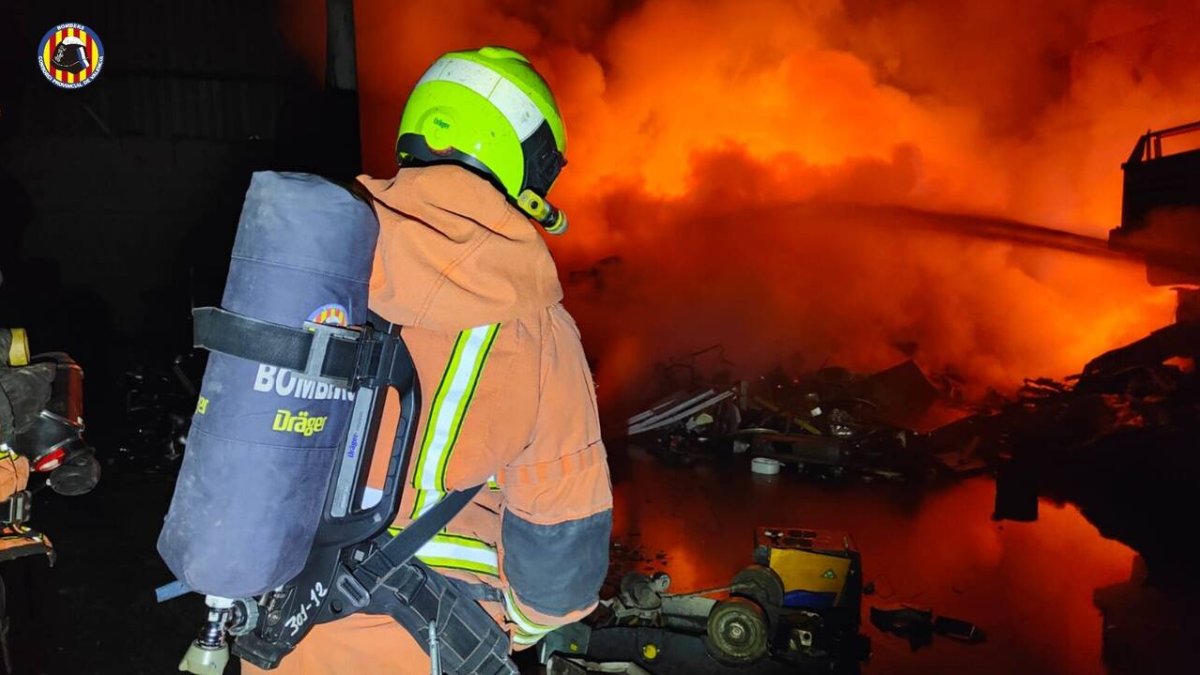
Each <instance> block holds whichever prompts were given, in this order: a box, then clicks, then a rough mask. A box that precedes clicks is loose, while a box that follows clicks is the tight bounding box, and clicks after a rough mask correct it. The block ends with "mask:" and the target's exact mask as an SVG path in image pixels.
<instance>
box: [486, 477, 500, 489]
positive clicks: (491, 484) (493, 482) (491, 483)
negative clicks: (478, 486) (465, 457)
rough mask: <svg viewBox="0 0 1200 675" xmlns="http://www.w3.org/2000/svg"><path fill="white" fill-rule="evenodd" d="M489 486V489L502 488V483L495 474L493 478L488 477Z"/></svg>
mask: <svg viewBox="0 0 1200 675" xmlns="http://www.w3.org/2000/svg"><path fill="white" fill-rule="evenodd" d="M487 486H488V489H489V490H499V489H500V484H499V483H497V482H496V477H495V476H492V477H491V478H488V479H487Z"/></svg>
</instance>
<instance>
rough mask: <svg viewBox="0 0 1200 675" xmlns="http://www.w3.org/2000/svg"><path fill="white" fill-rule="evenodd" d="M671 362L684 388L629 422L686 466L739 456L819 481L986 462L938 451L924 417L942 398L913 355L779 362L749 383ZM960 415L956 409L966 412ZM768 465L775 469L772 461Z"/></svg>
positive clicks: (956, 450)
mask: <svg viewBox="0 0 1200 675" xmlns="http://www.w3.org/2000/svg"><path fill="white" fill-rule="evenodd" d="M714 349H718V348H710V349H708V350H704V351H701V352H697V353H695V354H691V355H688V357H687V358H686V359H684V360H676V361H672V362H669V363H668V364H667V365H665V366H663V368H664V370H665V371H668V372H675V371H680V370H682V371H683V372H685V373H686V374H687V375H688V376H689V378H690V379H686V380H685V381H684V383H685V384H687V385H690V386H685V387H681V388H679V389H678V390H676V391H673V392H672V393H670V394H669V395H667V396H665V397H663V398H662V399H660V400H659V401H658V402H656V403H655V404H654V405H652V406H650V407H649V408H647V409H645V410H644V411H642V412H640V413H638V414H636V415H634V416H632V417H630V418H629V420H628V427H627V432H628V434H629V435H630V436H642V437H644V438H646V439H647V449H648V450H649V451H650V452H651V454H653V455H655V456H657V457H658V458H660V459H661V460H663V461H665V462H669V463H673V464H684V465H686V464H691V463H693V462H696V461H702V460H709V459H725V458H729V457H732V456H734V455H739V454H743V453H744V454H748V455H749V456H750V457H752V458H755V459H759V460H762V461H760V462H759V466H758V468H759V472H760V473H761V472H763V471H764V470H763V468H762V467H764V466H767V465H768V464H769V462H768V461H767V460H771V461H773V462H776V463H778V464H780V465H790V466H792V467H795V468H796V469H798V470H800V471H801V472H803V473H806V474H809V475H812V476H816V477H819V478H824V479H834V478H842V477H843V476H848V475H851V476H857V477H860V478H862V479H864V480H868V481H869V480H919V479H924V478H927V477H930V476H933V475H938V474H941V475H952V476H963V475H969V474H973V473H978V472H980V471H982V470H984V469H985V468H986V463H984V462H983V461H982V460H980V459H979V458H978V457H976V456H975V455H974V454H973V453H971V452H966V451H964V448H963V446H960V445H956V446H953V447H950V448H948V449H947V450H946V452H945V453H944V454H943V453H940V452H935V451H934V448H933V447H932V446H931V445H930V443H929V437H928V434H927V433H924V431H925V430H924V428H923V426H924V420H926V419H927V418H928V417H929V414H930V411H931V409H932V408H934V407H935V405H937V404H938V403H939V402H946V401H948V400H949V399H948V397H946V396H943V395H942V394H941V391H940V390H939V388H938V387H937V386H935V385H934V384H933V382H931V381H930V379H929V378H928V377H926V376H925V374H924V372H923V371H922V370H921V368H920V367H919V366H918V365H917V364H916V363H914V362H913V361H905V362H902V363H900V364H897V365H895V366H893V367H891V368H887V369H885V370H882V371H879V372H877V373H872V374H868V375H863V374H859V373H854V372H852V371H850V370H848V369H846V368H841V367H832V366H827V367H823V368H821V369H819V370H816V371H812V372H808V373H804V374H802V375H791V374H789V373H787V372H786V371H784V370H783V369H782V368H777V369H776V370H774V371H772V372H770V373H768V374H766V375H765V376H763V377H761V378H758V379H757V380H754V381H738V382H730V381H728V379H727V378H725V379H724V380H723V381H721V382H718V381H717V380H718V379H720V378H714V379H713V380H710V381H706V380H704V379H703V378H701V377H699V376H698V375H697V372H698V371H697V369H696V368H695V367H694V364H693V363H692V360H694V359H695V358H696V357H698V356H700V355H703V354H705V353H707V352H711V351H713V350H714ZM962 414H965V413H960V414H959V415H958V416H962ZM771 468H775V465H774V464H771Z"/></svg>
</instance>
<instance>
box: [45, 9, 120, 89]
mask: <svg viewBox="0 0 1200 675" xmlns="http://www.w3.org/2000/svg"><path fill="white" fill-rule="evenodd" d="M102 66H104V45H103V44H101V43H100V38H99V36H97V35H96V32H95V31H93V30H92V29H91V28H88V27H87V26H84V25H82V24H78V23H63V24H59V25H57V26H55V27H54V28H51V29H50V30H49V31H48V32H47V33H46V35H45V36H44V37H42V41H41V43H40V47H39V49H38V67H39V68H41V70H42V75H45V76H46V79H47V80H49V81H50V84H53V85H54V86H56V87H62V88H63V89H78V88H80V87H84V86H87V85H89V84H91V83H92V82H93V81H94V80H95V79H96V77H97V76H99V75H100V68H101V67H102Z"/></svg>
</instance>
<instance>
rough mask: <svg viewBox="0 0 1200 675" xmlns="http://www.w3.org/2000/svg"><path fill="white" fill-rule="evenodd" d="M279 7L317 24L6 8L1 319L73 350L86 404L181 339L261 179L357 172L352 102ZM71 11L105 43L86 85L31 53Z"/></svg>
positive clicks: (271, 14)
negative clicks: (254, 177) (55, 78)
mask: <svg viewBox="0 0 1200 675" xmlns="http://www.w3.org/2000/svg"><path fill="white" fill-rule="evenodd" d="M284 11H286V12H287V13H288V16H287V17H286V19H287V21H286V25H287V26H288V27H289V28H288V29H289V30H295V27H296V25H297V23H306V22H307V23H308V25H309V27H311V26H312V22H318V23H319V24H320V28H319V30H315V31H314V30H307V31H304V32H305V33H306V34H316V35H323V34H324V23H325V16H324V6H323V5H320V4H317V3H313V2H307V3H289V6H288V7H286V8H283V9H281V8H280V7H278V6H276V4H275V3H272V2H244V1H241V0H206V1H205V2H160V1H155V0H123V1H116V0H114V1H111V2H100V1H92V2H54V1H46V0H27V1H24V2H12V1H5V0H0V44H2V45H3V47H0V57H2V58H3V61H2V62H0V272H2V273H3V275H4V282H3V285H0V324H5V325H25V326H26V327H28V328H29V329H30V334H31V339H32V341H33V343H34V347H35V349H38V350H50V349H64V350H66V351H69V352H70V353H72V354H73V355H74V356H75V357H76V358H77V359H78V360H79V361H81V363H83V365H84V368H85V370H86V371H87V373H88V382H89V394H94V395H91V396H89V399H91V401H93V402H96V401H103V400H105V398H106V396H105V392H106V391H108V390H110V389H111V388H112V387H115V386H116V383H117V381H118V380H119V373H120V372H121V370H122V369H123V368H125V367H126V366H127V365H128V364H129V363H131V362H136V361H139V360H153V359H163V358H167V357H169V355H171V354H175V353H178V352H180V351H182V350H183V349H185V348H186V347H187V346H188V344H189V332H190V324H189V323H188V314H189V308H190V305H191V303H192V302H198V303H201V304H203V303H212V302H214V301H215V300H216V299H217V298H219V293H220V289H221V286H222V284H223V281H224V270H225V268H226V266H227V264H228V263H227V257H228V251H229V248H230V246H231V244H232V238H233V233H234V230H235V227H236V224H237V217H238V213H239V211H240V207H241V200H242V196H243V194H244V192H245V189H246V186H247V185H248V183H249V179H250V173H251V172H252V171H254V170H259V169H276V170H280V169H283V170H303V171H312V172H316V173H322V174H325V175H333V176H340V177H346V176H351V175H353V174H355V173H356V172H357V170H358V156H357V155H358V145H359V141H358V137H357V125H356V123H355V122H354V120H355V119H356V117H357V113H356V110H355V108H354V106H355V102H354V98H353V96H347V95H345V93H342V94H337V95H335V94H333V93H330V92H327V91H326V89H325V86H324V77H323V73H313V72H311V70H310V69H308V68H306V67H305V65H304V63H302V62H301V60H300V58H299V56H298V55H296V54H295V53H293V51H292V49H291V48H290V47H289V43H288V41H287V40H285V38H284V36H283V28H282V26H283V25H285V24H284V21H282V19H284V18H285V17H284V16H283V12H284ZM305 12H307V14H308V16H305V15H304V13H305ZM68 21H70V22H77V23H82V24H85V25H87V26H89V27H90V28H92V29H93V30H94V31H95V32H96V33H97V34H98V35H99V37H100V40H101V41H102V43H103V45H104V48H105V60H104V65H103V68H102V70H101V73H100V76H99V78H98V79H97V80H96V81H95V82H93V83H92V84H90V85H88V86H86V87H83V88H81V89H76V90H63V89H59V88H57V87H54V86H52V85H51V84H50V83H49V82H47V81H45V79H44V78H43V76H42V74H41V72H40V71H39V70H38V67H37V63H36V56H37V53H38V41H39V40H40V39H41V37H42V35H43V34H44V33H45V32H46V31H47V30H49V29H50V28H51V27H53V26H54V25H56V24H58V23H62V22H68ZM311 47H312V45H307V46H306V49H307V50H308V51H311ZM311 61H312V59H311V58H310V59H309V62H310V63H311ZM100 390H104V391H100ZM93 410H95V406H93ZM89 418H91V420H90V421H91V422H92V423H93V426H94V427H95V426H96V423H97V422H98V420H97V419H96V415H95V413H94V412H93V413H91V414H89ZM101 422H102V421H101ZM100 426H103V424H102V423H101V424H100Z"/></svg>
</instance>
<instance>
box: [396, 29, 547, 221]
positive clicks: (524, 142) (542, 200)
mask: <svg viewBox="0 0 1200 675" xmlns="http://www.w3.org/2000/svg"><path fill="white" fill-rule="evenodd" d="M566 152H567V133H566V129H565V128H564V127H563V120H562V116H561V115H560V114H559V112H558V105H557V104H556V103H555V102H554V95H553V94H552V93H550V87H548V86H547V85H546V81H545V80H543V79H542V77H541V75H538V73H537V71H536V70H534V69H533V66H532V65H530V63H529V59H527V58H525V57H524V56H522V55H521V54H520V53H518V52H516V51H514V50H512V49H507V48H504V47H484V48H482V49H478V50H473V51H460V52H449V53H447V54H444V55H442V57H441V58H439V59H438V60H437V61H435V62H434V63H433V65H432V66H430V67H429V70H427V71H425V75H424V76H422V77H421V79H420V81H418V82H417V86H416V87H415V88H414V89H413V91H412V95H411V96H409V98H408V103H407V104H405V106H404V114H403V115H402V116H401V118H400V131H399V133H398V134H397V138H396V159H397V161H399V163H400V164H401V165H402V166H404V165H416V164H435V163H455V164H461V165H464V166H466V167H468V168H470V169H472V170H474V171H475V172H477V173H479V174H482V175H483V176H484V177H486V178H488V179H489V180H491V181H492V182H493V183H494V184H495V185H496V186H497V187H498V188H500V189H502V190H503V191H504V192H505V193H506V194H507V195H508V197H509V199H511V200H512V201H513V202H514V203H515V204H516V205H517V206H518V207H519V208H520V209H521V210H522V211H524V212H525V213H526V214H527V215H529V216H530V217H531V218H533V219H534V220H536V221H537V222H539V223H541V225H542V226H543V227H545V228H546V230H547V231H548V232H551V233H553V234H561V233H562V232H563V231H565V230H566V227H567V219H566V217H565V216H564V215H563V214H562V212H560V211H559V210H558V209H556V208H554V207H553V206H551V205H550V203H549V202H547V201H546V193H548V192H549V191H550V188H551V186H553V185H554V180H555V179H556V178H558V174H559V172H560V171H562V168H563V166H565V165H566V163H567V160H566Z"/></svg>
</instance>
